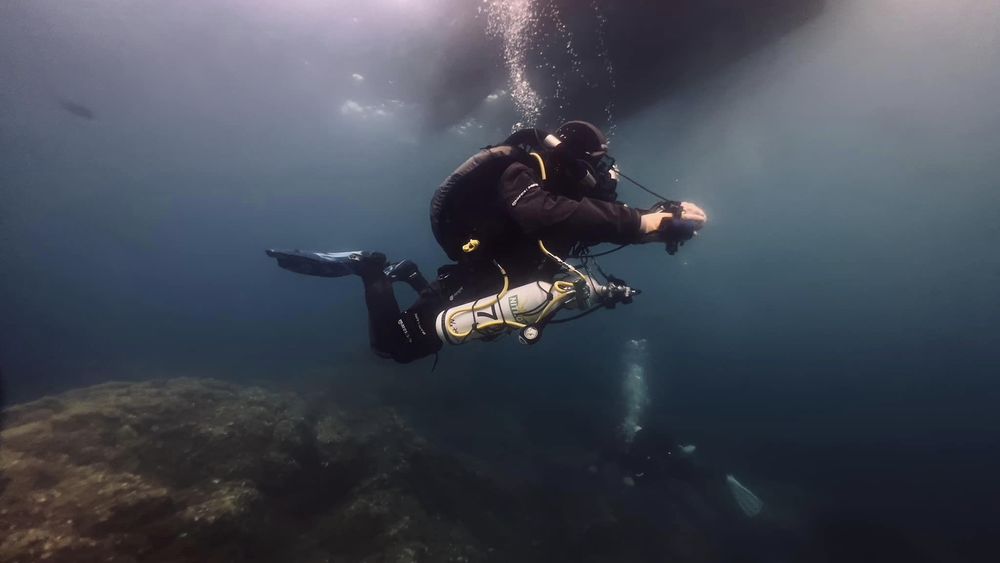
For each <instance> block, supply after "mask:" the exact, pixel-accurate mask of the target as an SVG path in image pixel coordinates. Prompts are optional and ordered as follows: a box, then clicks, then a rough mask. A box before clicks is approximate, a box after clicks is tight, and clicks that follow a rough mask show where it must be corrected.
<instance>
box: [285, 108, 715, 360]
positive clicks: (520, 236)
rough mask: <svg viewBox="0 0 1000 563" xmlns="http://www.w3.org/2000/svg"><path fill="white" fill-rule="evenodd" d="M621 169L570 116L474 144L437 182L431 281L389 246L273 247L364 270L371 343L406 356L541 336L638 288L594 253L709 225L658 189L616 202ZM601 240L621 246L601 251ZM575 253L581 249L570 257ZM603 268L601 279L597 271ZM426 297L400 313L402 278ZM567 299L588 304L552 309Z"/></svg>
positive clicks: (312, 261)
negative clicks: (635, 201)
mask: <svg viewBox="0 0 1000 563" xmlns="http://www.w3.org/2000/svg"><path fill="white" fill-rule="evenodd" d="M619 177H624V178H625V179H627V180H629V181H631V182H633V183H635V184H636V185H637V186H639V187H640V188H642V189H644V190H646V191H648V192H649V193H652V194H653V195H657V194H655V192H652V191H650V190H648V189H647V188H645V187H644V186H642V185H641V184H638V183H637V182H635V181H634V180H631V178H628V176H625V175H624V174H622V173H621V171H620V170H619V169H618V167H617V166H616V165H615V160H614V159H613V158H611V157H610V155H608V140H607V138H606V137H605V135H604V133H603V132H601V130H600V129H598V128H597V127H596V126H594V125H592V124H590V123H587V122H584V121H569V122H567V123H564V124H563V125H561V126H560V127H559V128H558V129H557V130H556V131H555V133H554V134H550V133H547V132H545V131H542V130H539V129H522V130H520V131H517V132H515V133H514V134H512V135H511V136H510V137H508V138H507V139H506V140H504V141H503V142H502V143H500V144H499V145H497V146H489V147H486V148H484V149H482V150H480V151H479V152H478V153H476V154H475V155H473V156H472V157H471V158H469V159H468V160H467V161H465V163H464V164H462V165H461V166H460V167H459V168H458V169H457V170H455V172H453V173H452V174H451V175H450V176H448V178H447V179H446V180H445V181H444V183H443V184H442V185H441V186H440V187H439V188H438V189H437V191H436V192H435V194H434V197H433V199H432V201H431V217H430V218H431V228H432V230H433V232H434V237H435V238H436V239H437V242H438V243H439V244H440V245H441V247H442V248H443V249H444V251H445V253H446V254H447V255H448V257H449V258H450V259H452V260H454V261H455V263H454V264H448V265H445V266H442V267H441V268H439V269H438V277H437V279H436V280H435V281H434V282H433V283H428V282H427V280H426V279H425V278H424V277H423V275H421V273H420V271H419V270H418V269H417V266H416V264H414V263H413V262H412V261H410V260H403V261H401V262H396V263H389V262H388V260H387V259H386V256H385V255H384V254H382V253H381V252H369V251H353V252H305V251H300V250H268V251H267V255H268V256H271V257H273V258H276V259H277V261H278V265H279V266H281V267H282V268H285V269H287V270H291V271H293V272H297V273H300V274H307V275H313V276H322V277H341V276H346V275H357V276H360V277H361V279H362V281H363V282H364V287H365V302H366V304H367V306H368V326H369V337H370V341H371V347H372V350H373V351H374V352H375V353H376V354H377V355H379V356H381V357H384V358H392V359H394V360H396V361H398V362H401V363H407V362H411V361H413V360H416V359H419V358H424V357H427V356H429V355H432V354H437V352H438V351H440V349H441V348H442V346H443V344H444V343H445V342H447V343H449V344H462V343H464V342H467V341H469V340H493V339H495V338H497V337H498V336H500V335H502V334H507V333H511V332H518V334H519V338H520V340H521V342H523V343H527V344H533V343H535V342H537V341H538V340H539V338H540V336H541V331H542V330H543V329H544V328H545V327H546V326H547V325H550V324H555V323H559V322H565V321H567V320H572V319H575V318H579V317H580V316H582V315H585V314H588V313H590V312H592V311H595V310H597V309H599V308H602V307H607V308H610V307H613V306H614V305H615V304H617V303H630V302H631V301H632V297H633V296H634V295H636V294H638V293H639V292H638V290H635V289H633V288H631V287H629V286H628V285H626V283H625V282H624V281H623V280H621V279H619V278H616V277H614V276H610V275H606V274H604V272H603V271H602V270H601V269H600V267H599V266H597V265H596V263H594V262H593V259H594V258H595V257H596V256H601V255H604V254H606V253H607V252H613V251H616V250H619V249H621V248H624V247H625V246H627V245H631V244H643V243H649V242H663V243H665V244H666V247H667V251H668V252H669V253H670V254H674V253H675V252H676V251H677V250H678V248H679V247H680V245H682V244H683V243H684V242H685V241H687V240H689V239H690V238H691V237H692V236H693V235H694V234H696V233H697V231H698V230H699V229H701V228H702V227H703V226H704V225H705V221H706V220H707V217H706V215H705V212H704V211H702V209H701V208H699V207H698V206H697V205H694V204H692V203H688V202H680V201H672V200H667V199H666V198H663V197H662V196H659V195H657V197H659V198H660V199H661V200H663V201H661V202H660V203H657V204H656V205H655V206H653V207H652V208H651V209H649V210H644V211H640V210H637V209H633V208H631V207H628V206H627V205H625V204H623V203H620V202H618V194H617V187H618V179H619ZM600 243H614V244H618V245H620V246H619V247H618V248H616V249H613V250H611V251H607V252H602V253H597V254H592V253H591V252H590V247H591V246H593V245H596V244H600ZM567 259H575V260H577V261H578V263H577V265H575V266H574V265H571V264H570V263H569V262H567ZM592 266H593V267H595V268H596V269H597V272H598V273H599V274H600V275H601V277H602V278H603V281H598V278H597V277H596V276H595V275H594V274H593V273H592V272H591V270H590V268H591V267H592ZM397 281H398V282H404V283H407V284H409V285H410V286H411V287H412V288H413V289H414V290H416V292H417V293H418V295H419V297H418V298H417V300H416V302H415V303H414V304H413V305H411V306H410V307H409V308H408V309H406V310H405V311H402V312H400V308H399V305H398V304H397V302H396V297H395V295H394V293H393V286H392V284H393V283H394V282H397ZM563 309H575V310H577V311H580V313H579V314H578V315H575V316H573V317H569V318H560V319H555V316H556V313H558V312H559V311H561V310H563Z"/></svg>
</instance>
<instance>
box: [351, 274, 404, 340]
mask: <svg viewBox="0 0 1000 563" xmlns="http://www.w3.org/2000/svg"><path fill="white" fill-rule="evenodd" d="M361 280H362V282H364V285H365V305H366V306H367V307H368V339H369V342H370V343H371V347H372V350H373V351H374V352H375V353H376V354H378V355H379V356H381V357H383V358H392V357H395V356H396V355H397V354H398V353H399V349H400V347H401V346H402V345H403V342H402V338H401V337H400V335H399V328H398V326H397V324H396V321H397V320H398V319H399V303H398V302H397V301H396V294H395V292H394V291H393V289H392V280H391V279H389V277H388V276H386V275H385V273H384V272H382V270H381V269H374V268H373V269H370V270H368V271H365V272H361Z"/></svg>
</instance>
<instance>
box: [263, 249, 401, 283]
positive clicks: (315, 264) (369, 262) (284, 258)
mask: <svg viewBox="0 0 1000 563" xmlns="http://www.w3.org/2000/svg"><path fill="white" fill-rule="evenodd" d="M266 252H267V255H268V256H270V257H271V258H274V259H276V260H277V261H278V266H281V267H282V268H284V269H286V270H289V271H292V272H295V273H297V274H305V275H307V276H320V277H324V278H339V277H343V276H349V275H352V274H356V275H362V273H366V272H368V271H379V270H383V269H385V267H386V258H385V254H382V253H381V252H368V251H364V250H354V251H350V252H307V251H301V250H267V251H266Z"/></svg>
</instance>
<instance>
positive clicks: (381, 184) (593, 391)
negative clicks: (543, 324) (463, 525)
mask: <svg viewBox="0 0 1000 563" xmlns="http://www.w3.org/2000/svg"><path fill="white" fill-rule="evenodd" d="M92 4H93V5H88V6H83V5H74V6H64V5H62V4H61V3H54V2H53V3H48V2H32V3H27V2H13V3H10V4H7V5H5V6H4V7H3V8H0V14H3V17H0V263H2V264H3V266H2V268H3V274H2V277H0V361H2V369H3V373H4V377H5V381H4V384H5V385H6V391H7V395H8V401H12V402H20V401H25V400H30V399H33V398H36V397H38V396H41V395H44V394H47V393H52V392H57V391H62V390H65V389H68V388H73V387H77V386H81V385H86V384H93V383H98V382H103V381H107V380H109V379H148V378H153V377H166V376H176V375H199V376H210V377H219V378H224V379H229V380H233V381H240V382H248V383H262V382H263V383H267V384H272V385H275V386H293V387H294V386H298V387H301V388H306V389H309V388H315V387H316V386H321V385H323V382H324V381H326V380H328V379H337V380H338V381H341V382H345V381H346V382H347V383H346V384H345V385H346V386H347V387H348V388H351V387H352V386H353V387H356V388H357V389H358V390H359V391H358V392H359V393H361V392H362V390H364V392H368V390H370V387H371V385H372V384H371V381H372V380H374V379H377V380H378V381H379V385H380V386H384V387H385V388H383V389H381V391H379V392H380V393H382V394H381V395H380V396H381V399H380V400H384V401H387V402H390V403H392V404H393V405H394V406H396V407H397V408H400V409H402V410H403V411H404V412H406V413H407V416H408V417H410V419H411V420H413V421H414V424H417V425H418V427H420V428H422V429H423V430H424V431H425V432H426V433H428V435H431V436H434V437H436V439H437V440H438V443H439V444H441V445H442V447H449V448H454V449H456V450H458V451H462V452H465V453H467V454H469V455H473V456H478V457H479V458H481V459H485V460H491V461H494V462H496V463H497V467H500V468H504V469H503V470H505V471H509V472H511V474H514V473H517V474H520V473H533V472H535V473H537V472H538V471H539V470H538V466H539V464H555V465H558V458H559V456H560V452H562V451H563V450H564V449H572V450H574V451H577V450H585V449H586V448H587V447H588V444H590V443H592V440H593V437H594V436H596V435H598V434H600V433H601V432H604V431H605V430H606V429H607V428H610V427H613V426H614V425H615V424H617V423H618V421H619V420H620V418H621V416H622V408H623V404H622V399H619V398H618V397H619V396H620V392H621V391H620V390H621V377H622V370H623V368H622V359H621V356H622V353H623V349H624V343H625V342H626V341H627V340H628V339H630V338H640V337H641V338H646V339H647V340H648V342H649V347H650V353H649V360H648V365H647V367H646V369H647V373H648V374H649V377H648V383H649V394H650V405H649V407H648V408H647V410H646V414H645V416H647V417H648V418H649V419H650V420H651V421H655V422H656V424H657V425H660V426H663V427H666V428H669V429H670V431H671V433H672V434H674V435H675V436H676V437H677V438H678V439H679V440H681V441H683V442H685V443H695V444H697V445H698V448H699V452H704V454H703V455H704V456H706V460H707V462H708V463H711V464H713V465H716V466H718V467H722V468H726V470H727V471H731V472H734V473H736V474H738V475H740V477H741V480H742V481H744V482H748V483H754V484H757V487H755V491H756V492H758V494H761V496H764V497H768V496H769V495H770V498H772V499H779V501H778V502H779V503H780V502H786V503H788V504H790V505H794V506H796V507H797V509H801V510H803V511H806V512H810V513H812V514H819V515H821V516H820V517H817V518H818V520H819V521H822V522H836V524H831V525H830V527H831V529H833V530H834V532H831V534H832V535H831V537H839V536H837V535H836V534H837V533H840V532H841V531H843V530H848V531H846V532H843V534H844V536H845V537H849V538H851V539H845V540H843V542H841V544H842V545H844V546H846V547H845V550H847V553H846V555H845V560H848V559H850V554H851V552H850V550H851V549H860V547H859V546H862V545H864V541H863V540H864V539H865V538H868V539H869V540H870V541H871V542H874V543H876V544H877V543H879V542H880V541H883V540H885V539H886V538H896V537H897V535H899V534H902V535H903V536H904V537H905V538H906V540H905V542H904V543H906V542H910V543H906V545H913V544H912V540H913V538H922V540H921V541H923V542H924V544H923V545H925V546H928V549H927V550H926V553H929V554H931V555H928V557H932V559H931V560H948V561H953V560H955V561H962V560H975V559H979V560H986V559H985V558H982V555H983V553H984V552H985V551H986V548H987V546H988V540H989V533H990V532H989V531H990V530H991V529H993V528H994V527H995V525H996V523H997V522H998V521H1000V513H998V508H997V507H998V506H1000V485H997V484H996V483H995V481H994V479H995V475H997V474H998V470H1000V454H998V451H1000V450H998V447H1000V414H998V409H997V405H998V403H1000V384H998V383H997V382H996V381H995V377H996V375H997V374H998V373H1000V351H998V350H1000V322H998V321H997V318H998V315H1000V290H998V287H1000V253H997V251H996V246H997V244H998V243H1000V222H998V220H997V216H998V211H1000V191H998V188H1000V167H998V155H1000V106H998V105H997V103H996V101H995V100H996V92H997V91H1000V70H998V67H997V65H996V61H997V60H998V59H997V57H998V56H1000V31H998V30H1000V5H998V4H997V3H996V2H993V1H990V2H972V1H965V0H963V1H960V2H953V3H949V5H948V6H947V7H945V6H937V5H932V4H931V3H928V2H903V1H901V0H879V1H873V2H843V3H838V4H837V5H835V6H828V7H827V9H826V11H825V12H824V13H823V14H821V15H820V16H818V17H817V18H816V19H814V20H813V21H811V22H809V23H807V24H806V25H804V26H802V27H800V28H798V29H796V30H795V31H794V32H792V33H790V34H788V35H786V36H784V37H782V38H780V39H778V40H776V41H773V42H771V43H770V44H768V45H766V46H764V47H763V48H761V49H759V50H756V51H754V52H752V53H749V54H747V55H746V56H745V57H744V58H743V59H741V60H739V61H738V62H736V63H734V64H731V65H728V66H726V67H724V68H723V69H721V70H720V71H718V72H716V73H714V74H712V75H711V76H709V77H706V78H704V79H701V80H698V81H696V82H693V83H691V84H689V85H687V86H685V87H684V88H679V89H676V90H672V91H669V92H665V93H664V94H663V96H662V98H661V100H660V101H659V102H658V103H656V104H654V105H652V106H650V107H647V108H646V109H643V110H642V111H638V112H633V113H631V114H628V115H626V116H624V117H621V118H618V119H616V126H615V135H614V137H613V141H612V142H613V144H612V147H613V149H614V153H615V155H616V156H617V158H618V161H619V163H620V164H621V165H622V167H623V169H624V170H626V171H627V172H628V173H629V174H630V175H632V176H634V177H636V178H639V179H641V180H643V181H645V182H648V183H649V184H650V185H652V186H655V187H656V189H658V190H659V191H661V192H665V193H666V195H668V196H670V197H673V198H676V199H685V200H690V201H695V202H697V203H699V204H700V205H702V206H703V207H704V208H705V209H706V210H707V211H708V213H709V216H710V223H709V225H708V227H707V228H706V229H705V231H704V232H703V233H702V234H701V235H700V236H699V237H698V238H697V239H696V240H694V241H692V242H691V243H690V244H688V245H687V246H685V247H684V248H683V249H682V251H681V252H680V253H679V254H678V255H677V256H674V257H668V256H667V255H666V253H664V252H663V250H662V248H660V247H653V246H647V247H641V248H631V249H626V250H625V251H623V252H621V253H619V254H617V255H614V256H612V257H609V258H607V259H606V260H604V261H603V262H602V263H603V265H604V266H605V269H606V270H608V271H610V272H613V273H615V274H616V275H618V276H621V277H624V278H626V279H628V280H629V281H630V282H632V283H633V284H634V285H635V286H637V287H640V288H642V289H643V290H644V293H643V294H642V295H641V296H640V297H639V298H637V299H636V302H635V303H634V304H632V305H630V306H627V307H622V308H619V309H616V310H615V311H609V312H606V313H599V314H597V315H594V316H591V317H589V318H587V319H585V320H582V321H580V322H579V323H576V324H573V325H567V326H562V327H559V328H558V329H553V330H550V331H549V333H548V334H546V336H545V339H544V341H543V342H542V343H541V344H539V345H538V346H535V347H532V348H526V347H521V346H518V345H517V344H516V343H515V342H514V341H513V340H507V341H501V342H497V343H493V344H489V345H485V344H470V345H468V346H467V347H466V348H462V349H448V350H445V351H444V353H442V357H441V363H440V366H439V367H438V368H437V370H436V371H434V372H433V373H432V372H431V366H430V361H427V362H423V363H417V364H414V365H409V366H395V365H389V364H386V363H385V362H384V361H382V360H378V359H377V358H374V357H373V356H371V355H370V354H369V353H368V350H367V330H366V326H365V311H364V305H363V303H362V301H361V299H360V295H361V293H360V292H361V285H360V283H359V282H358V281H357V280H353V279H346V280H323V279H313V278H304V277H301V276H293V275H291V274H289V273H287V272H284V271H281V270H279V269H277V268H275V267H274V265H273V264H272V263H271V261H269V260H268V259H267V258H266V257H265V256H264V254H263V249H264V248H266V247H301V248H315V249H321V250H345V249H354V248H372V249H379V250H383V251H385V252H386V253H388V254H389V255H390V257H393V258H402V257H409V258H412V259H414V260H416V261H417V262H418V263H420V264H421V265H422V266H423V268H424V270H425V272H427V273H430V272H433V270H434V268H435V267H436V266H437V265H439V264H441V263H443V262H444V256H443V253H442V252H441V251H440V250H439V249H438V248H437V246H436V244H435V243H434V240H433V237H432V236H431V233H430V229H429V225H428V221H427V208H428V201H429V198H430V195H431V193H432V192H433V189H434V187H435V186H436V185H437V184H438V183H440V181H441V180H442V179H443V178H444V177H445V176H446V175H447V174H448V173H449V172H450V171H451V170H452V169H453V168H454V167H455V166H457V165H458V164H459V163H460V162H461V161H462V160H463V159H464V158H466V157H467V156H468V155H469V154H471V153H472V152H473V151H474V150H475V149H477V148H479V147H480V146H483V145H485V144H488V143H491V142H497V141H499V140H500V139H501V138H502V137H503V136H504V134H505V132H506V131H508V130H509V125H510V123H509V121H503V120H496V121H493V122H491V121H488V120H483V121H480V122H477V123H475V124H473V125H472V126H469V127H465V128H462V129H455V128H443V129H442V128H435V127H428V126H426V124H425V123H426V122H425V121H424V120H423V119H422V117H423V116H424V114H425V113H426V112H427V109H426V107H423V106H421V104H422V103H429V102H428V101H427V100H425V99H421V98H420V97H419V96H414V97H412V98H410V99H401V100H400V101H399V102H393V101H390V100H393V99H395V98H392V97H390V95H391V94H386V91H391V88H390V87H389V86H386V85H385V84H387V83H388V80H390V79H391V77H392V76H395V75H399V74H405V73H408V72H409V73H412V74H413V75H421V73H423V72H424V70H425V69H426V68H430V67H431V66H433V64H432V62H428V59H429V56H428V55H427V53H426V52H425V51H420V50H416V51H409V50H407V49H406V48H405V46H406V44H407V43H406V42H407V41H410V40H414V41H415V39H413V38H419V37H421V36H424V35H426V34H428V33H431V31H432V30H433V25H431V24H429V23H428V21H430V20H431V19H432V18H431V17H430V16H428V15H426V13H425V12H421V11H420V10H419V9H417V8H413V6H412V4H418V3H412V4H407V6H408V8H407V9H410V8H413V9H415V10H417V12H416V13H417V14H418V15H414V16H412V17H410V18H409V20H408V21H406V22H404V21H402V18H401V19H398V20H391V18H388V17H386V18H382V19H381V20H380V21H381V24H380V26H381V27H378V28H377V29H375V30H374V31H373V29H372V27H369V28H367V29H366V30H364V31H358V30H355V31H354V32H351V31H350V30H349V29H346V28H342V27H337V26H338V25H340V24H342V23H343V21H342V20H343V18H341V16H343V17H348V16H349V15H350V14H348V10H346V9H344V11H343V13H340V12H336V13H335V14H333V15H331V14H330V13H328V12H326V11H323V10H321V9H320V8H317V7H315V6H312V5H311V4H309V3H295V4H294V6H295V9H290V10H288V11H276V10H275V9H272V8H268V7H265V6H263V5H261V6H250V5H248V6H246V7H237V6H229V5H227V4H225V3H219V4H218V5H215V3H210V4H204V5H203V3H198V4H197V5H196V4H186V5H180V6H177V7H166V6H155V7H154V6H152V5H151V6H147V7H144V8H140V7H137V6H131V7H126V6H120V5H118V4H113V3H107V4H104V3H100V2H96V3H92ZM300 4H301V5H300ZM205 6H210V7H205ZM379 6H381V4H380V5H379ZM436 7H438V5H437V4H434V3H430V4H428V5H427V6H426V7H424V8H421V9H423V10H433V9H436ZM380 9H382V8H380ZM385 9H386V10H388V9H389V8H385ZM393 9H394V10H395V8H393ZM345 14H346V15H345ZM420 14H423V15H420ZM397 15H399V14H397ZM403 15H405V14H403ZM319 16H323V17H319ZM335 16H336V17H335ZM394 21H395V24H396V25H399V26H401V29H402V30H403V31H399V32H398V34H399V36H400V37H402V39H400V40H399V42H398V43H392V44H390V45H389V46H380V43H379V42H378V41H377V40H378V38H379V37H384V36H382V35H379V34H380V33H382V34H384V33H394V32H393V31H392V30H393V27H392V26H393V22H394ZM337 22H340V23H337ZM345 25H346V24H345ZM376 32H377V33H376ZM352 33H353V34H352ZM380 49H384V50H385V51H391V52H390V53H389V54H387V53H386V52H384V51H382V50H380ZM408 56H409V57H410V58H407V57H408ZM389 60H391V61H395V63H393V65H394V66H393V65H389V64H388V63H387V62H386V61H389ZM406 61H408V63H406ZM378 65H381V66H378ZM354 73H358V74H359V75H362V76H363V79H361V80H358V79H357V78H354V77H352V74H354ZM410 79H413V77H412V76H411V77H410ZM376 80H378V81H380V82H379V86H375V85H373V84H372V83H374V82H376ZM60 100H72V101H73V102H74V103H78V104H82V105H83V106H85V107H86V108H89V110H90V111H91V112H92V115H91V116H89V117H88V116H86V115H80V114H79V113H80V112H73V111H70V110H69V109H67V107H66V105H65V104H64V105H60ZM349 101H350V102H353V103H354V105H350V104H349V103H348V102H349ZM500 102H501V103H508V104H509V103H510V101H509V99H507V100H506V101H505V100H504V99H501V100H500ZM380 111H381V112H382V113H379V112H380ZM483 111H484V112H485V113H482V114H480V116H481V117H482V115H486V116H487V117H489V116H490V115H491V114H490V113H489V111H488V108H487V110H483ZM383 114H384V115H383ZM594 119H597V118H594ZM541 125H544V126H554V125H556V124H555V123H552V124H541ZM621 193H622V195H623V197H624V198H625V199H627V200H628V201H630V202H632V203H633V204H635V205H637V206H642V205H648V204H651V203H652V200H651V198H650V197H648V196H646V195H644V194H642V192H639V191H638V190H629V189H628V188H623V189H622V190H621ZM400 293H401V300H402V301H404V302H406V301H408V300H409V299H410V298H411V297H412V296H410V295H406V294H405V293H403V292H402V291H401V292H400ZM386 381H389V382H390V383H389V384H386V383H385V382H386ZM546 455H548V456H549V458H547V459H545V460H543V461H542V462H538V464H536V463H535V461H534V460H535V459H536V458H538V457H543V458H544V457H545V456H546ZM553 460H556V461H553ZM772 502H773V501H772ZM803 507H804V508H803ZM838 526H839V527H838ZM857 530H862V531H860V532H858V531H857ZM872 530H874V531H872ZM858 538H862V539H858ZM894 545H895V544H894ZM892 553H893V552H891V551H890V552H889V553H888V555H887V557H890V558H891V556H892ZM897 553H898V552H897ZM949 557H951V559H949Z"/></svg>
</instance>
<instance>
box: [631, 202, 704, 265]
mask: <svg viewBox="0 0 1000 563" xmlns="http://www.w3.org/2000/svg"><path fill="white" fill-rule="evenodd" d="M641 220H642V223H641V228H642V238H641V242H664V243H666V245H667V253H668V254H674V253H676V252H677V250H678V249H679V248H680V247H681V245H683V244H684V243H685V242H687V241H688V240H691V237H693V236H694V235H696V234H697V233H698V231H699V230H700V229H701V228H702V227H704V226H705V222H706V221H707V220H708V216H707V215H706V214H705V212H704V211H703V210H702V209H701V208H700V207H698V206H697V205H695V204H693V203H689V202H686V201H669V200H668V201H661V202H660V203H657V204H656V205H654V206H653V207H652V208H651V209H650V210H649V211H647V212H646V213H644V214H643V215H642V219H641Z"/></svg>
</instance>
